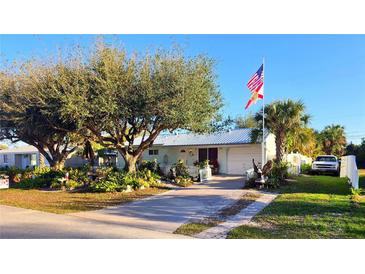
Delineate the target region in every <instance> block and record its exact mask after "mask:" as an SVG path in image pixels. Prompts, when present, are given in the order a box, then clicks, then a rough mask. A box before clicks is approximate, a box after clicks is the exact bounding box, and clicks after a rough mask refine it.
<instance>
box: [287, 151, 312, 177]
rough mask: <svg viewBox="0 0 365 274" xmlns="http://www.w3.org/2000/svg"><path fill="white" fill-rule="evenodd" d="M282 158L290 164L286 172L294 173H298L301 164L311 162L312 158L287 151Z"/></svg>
mask: <svg viewBox="0 0 365 274" xmlns="http://www.w3.org/2000/svg"><path fill="white" fill-rule="evenodd" d="M283 160H284V161H285V162H288V163H289V164H290V166H289V168H288V172H289V173H291V174H294V175H299V174H300V173H301V172H302V171H301V165H302V164H312V158H310V157H307V156H304V155H302V154H300V153H289V154H285V155H284V156H283Z"/></svg>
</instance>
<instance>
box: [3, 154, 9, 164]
mask: <svg viewBox="0 0 365 274" xmlns="http://www.w3.org/2000/svg"><path fill="white" fill-rule="evenodd" d="M8 163H9V162H8V155H7V154H4V164H8Z"/></svg>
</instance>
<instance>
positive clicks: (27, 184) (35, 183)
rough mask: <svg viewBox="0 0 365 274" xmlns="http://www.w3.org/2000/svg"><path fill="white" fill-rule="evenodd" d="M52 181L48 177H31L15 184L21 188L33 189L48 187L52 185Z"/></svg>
mask: <svg viewBox="0 0 365 274" xmlns="http://www.w3.org/2000/svg"><path fill="white" fill-rule="evenodd" d="M51 183H52V181H51V180H50V179H47V178H39V177H38V178H34V179H32V178H29V179H24V180H22V181H20V182H19V183H17V184H15V186H14V187H15V188H21V189H32V188H46V187H50V185H51Z"/></svg>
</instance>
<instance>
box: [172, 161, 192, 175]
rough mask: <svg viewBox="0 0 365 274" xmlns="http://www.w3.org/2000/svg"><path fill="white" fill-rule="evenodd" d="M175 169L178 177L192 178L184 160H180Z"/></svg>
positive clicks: (174, 166)
mask: <svg viewBox="0 0 365 274" xmlns="http://www.w3.org/2000/svg"><path fill="white" fill-rule="evenodd" d="M173 168H175V172H176V177H183V178H190V174H189V170H188V167H187V166H186V165H185V163H184V161H183V160H179V161H178V162H177V163H176V164H174V165H173Z"/></svg>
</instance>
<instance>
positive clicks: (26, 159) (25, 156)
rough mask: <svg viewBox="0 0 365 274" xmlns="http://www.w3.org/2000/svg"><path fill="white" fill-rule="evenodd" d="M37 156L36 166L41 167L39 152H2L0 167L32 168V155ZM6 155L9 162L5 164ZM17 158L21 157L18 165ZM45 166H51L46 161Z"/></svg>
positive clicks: (0, 154)
mask: <svg viewBox="0 0 365 274" xmlns="http://www.w3.org/2000/svg"><path fill="white" fill-rule="evenodd" d="M32 154H35V155H36V163H35V166H39V159H40V153H39V152H37V151H36V152H30V151H24V152H21V151H18V152H11V151H10V152H9V151H7V150H2V151H0V167H13V166H16V167H18V168H22V169H25V168H26V167H31V155H32ZM4 155H7V158H8V161H7V162H4ZM16 157H19V159H20V161H19V163H16ZM17 164H18V165H17ZM45 165H46V166H49V163H48V161H47V160H46V159H45Z"/></svg>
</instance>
